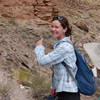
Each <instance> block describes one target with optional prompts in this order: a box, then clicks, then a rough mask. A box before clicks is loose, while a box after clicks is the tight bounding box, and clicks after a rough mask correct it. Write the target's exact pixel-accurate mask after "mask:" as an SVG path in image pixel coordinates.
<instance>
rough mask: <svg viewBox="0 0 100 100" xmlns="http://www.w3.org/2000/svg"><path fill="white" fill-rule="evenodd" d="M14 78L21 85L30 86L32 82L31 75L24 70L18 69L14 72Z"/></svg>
mask: <svg viewBox="0 0 100 100" xmlns="http://www.w3.org/2000/svg"><path fill="white" fill-rule="evenodd" d="M14 77H15V78H16V80H17V81H18V82H19V83H20V84H23V85H27V86H28V85H30V84H31V81H32V73H31V72H30V71H28V70H27V69H24V68H19V69H16V70H15V71H14Z"/></svg>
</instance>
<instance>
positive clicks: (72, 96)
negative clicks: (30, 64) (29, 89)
mask: <svg viewBox="0 0 100 100" xmlns="http://www.w3.org/2000/svg"><path fill="white" fill-rule="evenodd" d="M50 30H51V35H52V37H53V38H54V39H56V42H55V44H54V50H53V51H52V52H50V53H48V54H45V52H44V50H45V48H44V46H43V44H42V41H43V39H41V40H39V41H38V42H37V43H36V48H35V50H34V52H35V54H36V56H37V60H38V63H39V64H40V65H48V66H51V68H52V71H53V74H52V86H51V88H52V89H53V90H55V92H56V94H57V95H56V97H57V99H56V100H80V94H79V92H78V87H77V84H76V83H75V81H73V78H72V77H71V76H70V75H69V73H68V72H67V71H66V68H65V67H64V66H63V65H62V63H61V62H63V61H64V62H65V63H66V64H67V65H69V66H70V67H69V69H70V71H71V72H72V74H73V76H75V75H76V72H77V66H76V56H75V52H74V48H73V46H72V45H71V43H69V42H71V40H70V35H71V31H72V29H71V28H70V26H69V23H68V20H67V19H66V18H65V17H63V16H55V17H54V18H53V20H52V22H51V28H50Z"/></svg>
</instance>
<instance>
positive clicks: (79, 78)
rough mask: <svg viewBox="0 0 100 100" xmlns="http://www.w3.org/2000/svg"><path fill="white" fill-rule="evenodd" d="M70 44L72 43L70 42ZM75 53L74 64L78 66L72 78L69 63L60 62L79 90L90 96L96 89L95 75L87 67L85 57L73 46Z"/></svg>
mask: <svg viewBox="0 0 100 100" xmlns="http://www.w3.org/2000/svg"><path fill="white" fill-rule="evenodd" d="M70 44H72V43H70ZM74 50H75V54H76V58H77V60H76V65H77V67H78V70H77V73H76V76H75V78H74V76H73V74H72V73H71V71H70V70H69V67H70V66H69V65H67V64H66V63H65V62H64V61H63V62H62V64H63V65H64V66H65V68H66V70H67V72H68V73H69V74H70V75H71V77H72V78H73V80H74V81H75V83H76V84H77V86H78V89H79V92H80V93H82V94H84V95H88V96H91V95H93V94H94V93H95V91H96V84H95V77H94V75H93V72H92V70H91V69H90V68H89V67H88V64H87V61H86V57H85V56H84V55H83V53H81V52H80V51H79V50H78V49H77V48H75V47H74Z"/></svg>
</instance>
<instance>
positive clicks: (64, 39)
mask: <svg viewBox="0 0 100 100" xmlns="http://www.w3.org/2000/svg"><path fill="white" fill-rule="evenodd" d="M64 41H66V42H67V41H70V36H69V37H65V38H63V39H62V40H59V41H56V42H55V44H54V47H57V45H59V44H60V43H61V42H64Z"/></svg>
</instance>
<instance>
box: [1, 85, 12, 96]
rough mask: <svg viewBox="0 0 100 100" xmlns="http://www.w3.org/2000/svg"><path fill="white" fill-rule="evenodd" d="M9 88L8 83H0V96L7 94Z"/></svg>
mask: <svg viewBox="0 0 100 100" xmlns="http://www.w3.org/2000/svg"><path fill="white" fill-rule="evenodd" d="M9 90H10V86H9V84H3V83H0V96H1V97H2V98H4V97H7V96H8V92H9Z"/></svg>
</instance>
